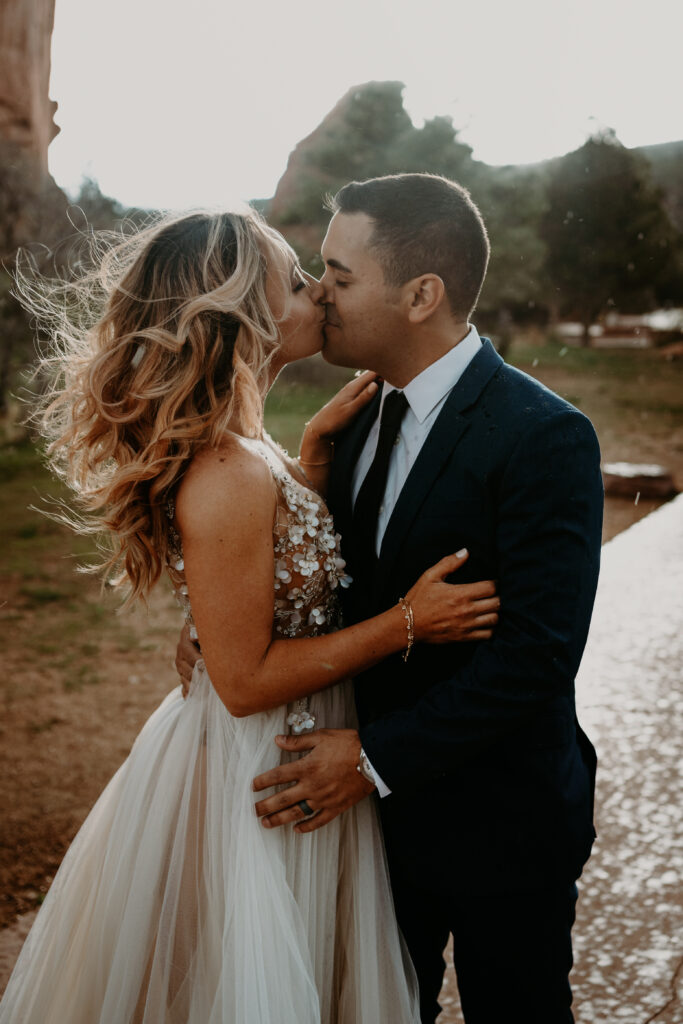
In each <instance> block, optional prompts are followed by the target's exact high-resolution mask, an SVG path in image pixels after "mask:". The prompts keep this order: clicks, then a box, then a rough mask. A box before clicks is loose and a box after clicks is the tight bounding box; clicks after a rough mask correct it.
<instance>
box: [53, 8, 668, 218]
mask: <svg viewBox="0 0 683 1024" xmlns="http://www.w3.org/2000/svg"><path fill="white" fill-rule="evenodd" d="M682 11H683V4H681V3H680V0H647V2H646V3H644V2H642V0H640V2H637V3H636V2H632V0H571V2H567V0H471V2H470V3H462V2H460V0H411V2H408V0H335V2H330V0H326V2H324V3H323V2H318V3H313V2H311V0H291V2H287V0H239V2H236V0H185V2H182V3H181V2H179V0H116V3H115V4H114V3H112V2H111V0H107V2H106V3H105V2H104V0H57V4H56V16H55V32H54V38H53V51H52V82H51V96H52V98H53V99H55V100H57V102H58V104H59V110H58V112H57V121H58V123H59V125H60V126H61V129H62V131H61V134H60V135H59V136H58V137H57V139H56V140H55V141H54V142H53V143H52V145H51V147H50V167H51V170H52V173H53V175H54V176H55V178H56V179H57V181H58V183H59V184H61V185H63V186H64V187H66V188H68V189H72V190H73V189H77V188H78V185H79V182H80V180H81V177H82V175H83V174H89V175H91V176H93V177H95V178H96V179H97V180H98V181H99V183H100V186H101V188H102V190H103V192H105V193H108V194H109V195H113V196H115V197H116V198H118V199H120V200H121V201H123V202H124V203H127V204H131V205H135V204H138V205H142V206H154V207H177V208H180V207H185V206H197V205H201V204H205V203H209V204H214V203H226V202H231V201H234V200H235V199H248V198H257V197H267V196H270V195H272V194H273V192H274V190H275V186H276V184H277V181H278V179H279V177H280V175H281V174H282V173H283V171H284V169H285V166H286V162H287V156H288V154H289V152H290V151H291V150H292V149H293V147H294V146H295V144H296V143H297V142H298V141H299V140H300V139H301V138H303V137H304V136H305V135H307V134H308V133H309V132H310V131H312V130H313V129H314V128H315V127H316V125H317V124H319V122H320V121H321V120H322V118H323V117H324V116H325V114H326V113H327V112H328V111H329V110H330V109H331V107H332V106H333V105H334V104H335V103H336V101H337V100H338V99H339V98H340V97H341V96H342V95H343V93H344V92H346V90H347V89H348V88H349V87H350V86H352V85H357V84H359V83H361V82H366V81H369V80H371V79H375V80H387V79H391V80H398V81H401V82H404V83H405V84H406V90H405V93H404V98H405V104H406V107H407V109H408V112H409V113H410V114H411V116H412V117H413V119H414V121H415V123H416V124H420V123H421V122H422V120H423V119H424V118H425V117H431V116H433V115H435V114H449V115H451V116H452V117H453V120H454V123H455V126H456V127H457V128H459V129H461V137H462V139H463V140H464V141H466V142H468V143H469V144H470V145H471V146H472V147H473V149H474V156H475V157H476V158H477V159H479V160H484V161H486V162H488V163H493V164H503V163H527V162H532V161H535V160H541V159H544V158H546V157H550V156H556V155H559V154H561V153H564V152H567V151H569V150H570V149H574V148H576V147H577V146H579V145H581V143H582V142H583V141H584V139H585V138H586V135H587V134H588V132H589V131H590V130H591V126H592V125H593V126H594V125H595V124H596V123H597V124H604V125H609V126H611V127H613V128H615V129H616V131H617V134H618V136H619V138H620V139H621V141H622V142H624V143H625V144H626V145H628V146H636V145H644V144H648V143H655V142H666V141H669V140H672V139H680V138H683V102H682V99H681V97H682V95H683V90H682V89H681V70H680V69H681V57H680V55H681V39H682V38H683V14H682V13H681V12H682ZM591 119H594V120H591Z"/></svg>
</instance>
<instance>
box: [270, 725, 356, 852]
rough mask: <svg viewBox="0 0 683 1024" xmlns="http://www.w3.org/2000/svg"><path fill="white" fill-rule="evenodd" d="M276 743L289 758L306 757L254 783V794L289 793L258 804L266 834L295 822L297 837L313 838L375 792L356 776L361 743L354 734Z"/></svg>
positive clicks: (330, 732) (325, 733)
mask: <svg viewBox="0 0 683 1024" xmlns="http://www.w3.org/2000/svg"><path fill="white" fill-rule="evenodd" d="M275 742H276V743H277V745H278V746H279V747H280V748H281V749H282V750H289V751H290V752H291V753H304V752H305V751H310V753H309V754H308V755H307V756H306V757H301V758H299V760H297V761H293V762H292V763H291V764H283V765H280V766H279V767H278V768H273V769H272V770H271V771H269V772H265V773H264V774H263V775H259V776H258V777H257V778H255V779H254V790H255V791H256V792H257V793H260V792H261V791H262V790H264V789H271V788H272V787H273V786H283V785H284V786H288V787H289V788H288V789H285V790H283V791H281V792H279V793H276V794H275V795H274V796H269V797H266V799H265V800H259V802H258V803H257V804H256V813H257V814H258V816H259V817H260V818H261V824H262V825H263V826H264V827H265V828H276V827H277V826H278V825H288V824H290V823H292V822H298V823H299V824H297V825H295V831H297V832H314V831H315V830H316V829H317V828H321V827H322V826H323V825H327V823H328V822H329V821H332V819H333V818H336V817H337V815H338V814H341V813H342V811H346V810H348V808H349V807H353V805H354V804H357V803H358V801H359V800H362V799H363V797H364V796H367V795H368V793H371V792H372V790H373V789H374V788H375V787H374V786H373V785H371V783H369V782H368V781H367V779H365V778H364V776H362V775H361V774H360V772H358V771H357V770H356V767H357V765H358V760H359V757H360V751H361V743H360V737H359V735H358V733H357V732H356V731H355V729H320V730H319V731H318V732H312V733H310V735H308V736H278V737H277V738H276V741H275ZM302 800H305V801H306V803H307V804H308V806H309V807H310V808H311V810H312V811H314V812H315V813H314V816H313V817H312V818H308V819H307V820H304V819H305V818H306V813H305V812H304V811H303V810H302V808H301V807H300V806H299V802H300V801H302Z"/></svg>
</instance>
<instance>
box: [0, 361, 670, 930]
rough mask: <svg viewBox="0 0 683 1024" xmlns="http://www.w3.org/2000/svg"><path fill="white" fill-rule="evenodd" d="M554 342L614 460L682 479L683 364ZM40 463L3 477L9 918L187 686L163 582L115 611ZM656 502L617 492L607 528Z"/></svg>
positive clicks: (2, 833) (3, 882)
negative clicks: (591, 360)
mask: <svg viewBox="0 0 683 1024" xmlns="http://www.w3.org/2000/svg"><path fill="white" fill-rule="evenodd" d="M544 352H545V349H543V350H541V349H539V353H540V354H539V356H534V355H533V351H531V354H529V353H528V352H526V351H525V352H523V353H522V357H521V358H520V362H522V364H523V366H524V368H525V369H528V370H529V372H532V373H534V374H536V375H537V376H539V377H540V378H541V379H542V380H543V381H544V383H546V384H547V385H548V386H550V387H551V388H553V389H554V390H557V391H558V392H559V393H561V394H563V395H565V396H567V397H568V398H569V399H570V400H573V401H574V402H575V403H576V404H579V406H580V408H581V409H582V410H583V411H585V412H586V413H587V414H588V415H589V416H590V417H591V418H592V419H593V421H594V423H595V425H596V428H597V430H598V435H599V437H600V440H601V444H602V447H603V454H604V457H605V460H606V461H612V460H615V461H616V460H630V461H636V462H653V461H654V462H661V463H663V464H664V465H666V466H667V467H668V468H669V469H670V470H671V471H672V472H673V473H674V476H675V479H676V483H677V486H678V488H679V489H681V490H683V417H682V416H681V404H680V402H681V398H680V396H681V384H682V383H683V368H682V367H681V365H680V364H679V365H678V366H677V367H676V368H675V369H673V370H671V372H669V369H670V368H669V369H667V367H665V366H664V363H663V361H662V360H661V357H659V356H658V355H656V354H653V353H648V354H647V360H646V361H642V362H641V363H639V364H638V366H636V370H635V371H633V368H632V367H631V363H630V362H629V363H624V362H623V360H622V364H623V366H624V367H626V366H629V367H631V369H628V370H627V369H624V371H623V376H622V377H621V378H617V379H616V381H612V382H611V383H610V382H607V383H606V382H605V378H604V376H601V375H600V374H599V373H595V374H592V373H590V372H587V373H584V374H583V375H581V374H579V375H578V376H577V372H576V369H575V367H574V366H570V365H569V363H567V364H566V365H563V364H562V362H561V361H560V360H558V358H557V357H556V356H553V357H552V358H548V360H547V362H546V361H545V358H544V355H543V354H544ZM534 359H537V365H535V366H534V365H533V360H534ZM655 360H659V361H658V362H655ZM638 367H641V369H642V368H644V370H643V373H645V374H646V376H645V378H643V379H646V381H647V388H644V386H643V381H642V380H639V369H638ZM641 376H642V374H641ZM653 381H654V383H653ZM658 382H659V383H658ZM34 473H35V469H34V468H32V467H31V466H28V467H25V470H24V469H21V468H20V469H19V470H17V472H16V473H15V475H14V476H12V477H11V480H10V481H9V483H7V484H5V483H3V481H2V478H0V510H1V513H2V514H1V515H0V558H1V561H0V637H2V653H1V662H2V669H3V671H2V680H1V681H0V701H1V702H2V718H1V721H0V805H1V807H2V815H1V821H0V927H2V926H7V925H9V924H11V923H12V922H14V921H15V920H16V918H17V916H18V915H22V914H26V913H27V912H28V911H30V910H32V909H35V908H36V907H37V906H38V905H39V904H40V902H41V901H42V899H43V898H44V895H45V893H46V891H47V889H48V886H49V884H50V881H51V879H52V877H53V875H54V872H55V870H56V868H57V867H58V865H59V863H60V860H61V858H62V856H63V854H64V852H65V850H66V849H67V847H68V845H69V843H70V841H71V839H72V838H73V836H74V834H75V833H76V831H77V830H78V828H79V826H80V824H81V823H82V821H83V819H84V817H85V816H86V814H87V812H88V810H89V808H90V807H91V806H92V804H93V802H94V801H95V799H96V798H97V796H98V794H99V793H100V792H101V790H102V788H103V787H104V785H105V783H106V782H107V780H108V779H109V778H110V777H111V775H112V774H113V772H114V771H115V770H116V768H117V767H118V766H119V765H120V763H121V762H122V760H123V759H124V758H125V757H126V755H127V752H128V750H129V749H130V746H131V744H132V741H133V739H134V737H135V735H136V734H137V732H138V731H139V729H140V727H141V725H142V723H143V722H144V721H145V719H146V718H147V717H148V716H149V714H150V713H151V711H152V710H153V709H154V708H155V707H156V706H157V705H158V703H159V702H160V701H161V700H162V699H163V697H164V696H165V694H166V693H168V691H169V690H170V689H172V688H173V687H174V686H175V685H176V678H175V670H174V668H173V665H172V660H173V652H174V648H175V637H176V635H177V632H178V629H179V627H180V623H181V616H180V612H179V610H178V608H177V607H176V605H175V602H174V600H173V598H172V596H171V594H170V593H169V591H168V588H167V587H165V586H164V587H160V588H159V591H158V593H157V594H155V595H154V597H153V599H152V601H151V604H150V608H149V610H148V611H147V612H145V611H143V610H139V609H138V610H136V611H133V612H126V613H124V614H118V613H117V612H116V610H115V609H116V601H115V599H114V598H113V597H112V596H111V595H109V596H107V595H105V596H104V597H102V596H101V594H100V592H99V588H98V585H97V584H96V583H95V582H94V581H92V580H90V579H87V578H83V577H76V576H75V574H74V572H73V565H74V563H73V558H72V556H71V553H72V552H73V550H74V539H73V537H72V535H71V534H69V533H68V532H67V531H66V530H65V529H63V528H61V527H56V526H50V527H44V526H43V525H39V526H38V527H36V526H35V525H34V520H35V516H34V517H33V518H29V517H28V516H27V514H26V513H25V509H26V505H27V504H28V503H30V501H31V500H35V497H36V493H35V492H36V491H38V492H40V490H41V487H42V486H44V485H45V478H41V480H40V481H38V482H37V483H36V481H35V480H34V478H33V475H32V474H34ZM22 474H23V475H22ZM657 504H658V503H657V502H651V501H645V500H641V501H640V502H639V503H638V504H637V505H636V504H634V502H633V501H632V500H629V499H611V500H609V501H608V503H607V507H606V521H605V539H608V538H610V537H612V536H614V535H615V534H616V533H618V532H620V531H621V530H623V529H625V528H626V527H627V526H629V525H630V524H631V523H633V522H635V521H636V520H637V519H640V518H641V517H642V516H644V515H646V514H647V513H648V512H650V511H651V510H652V509H653V508H654V507H656V505H657ZM18 509H19V510H20V512H21V514H19V512H17V510H18ZM3 531H4V532H3Z"/></svg>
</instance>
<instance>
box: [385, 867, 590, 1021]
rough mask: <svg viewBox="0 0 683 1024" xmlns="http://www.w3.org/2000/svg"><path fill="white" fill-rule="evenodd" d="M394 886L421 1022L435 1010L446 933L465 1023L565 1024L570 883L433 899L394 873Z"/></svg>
mask: <svg viewBox="0 0 683 1024" xmlns="http://www.w3.org/2000/svg"><path fill="white" fill-rule="evenodd" d="M393 887H394V900H395V903H396V913H397V916H398V923H399V926H400V928H401V930H402V932H403V935H404V938H405V940H406V942H407V944H408V949H409V951H410V955H411V957H412V960H413V963H414V965H415V969H416V971H417V976H418V981H419V984H420V1012H421V1018H422V1024H433V1022H434V1021H435V1020H436V1018H437V1016H438V1014H439V1012H440V1010H441V1007H440V1006H439V1002H438V996H439V992H440V990H441V985H442V983H443V976H444V970H445V966H446V964H445V961H444V958H443V951H444V949H445V947H446V945H447V942H448V937H449V934H452V935H453V949H454V956H453V959H454V966H455V971H456V975H457V979H458V989H459V992H460V1002H461V1006H462V1010H463V1015H464V1017H465V1020H466V1024H510V1022H516V1021H519V1022H520V1024H522V1022H523V1024H571V1022H572V1021H573V1020H574V1018H573V1016H572V1012H571V1002H572V993H571V988H570V985H569V972H570V970H571V967H572V945H571V928H572V925H573V923H574V916H575V907H576V899H577V895H578V893H577V889H576V885H574V884H573V883H571V884H562V885H555V886H550V887H547V888H543V889H535V890H531V891H527V892H514V893H502V894H501V893H492V892H486V891H476V890H475V891H472V892H467V893H466V894H457V895H455V894H453V893H448V892H443V893H439V894H435V893H434V892H433V891H432V892H428V891H427V890H425V889H424V888H421V887H420V886H419V885H416V884H415V883H414V881H413V880H411V881H408V882H406V881H405V880H403V879H401V878H399V877H397V875H396V873H394V876H393Z"/></svg>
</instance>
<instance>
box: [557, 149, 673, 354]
mask: <svg viewBox="0 0 683 1024" xmlns="http://www.w3.org/2000/svg"><path fill="white" fill-rule="evenodd" d="M547 198H548V205H547V210H546V212H545V213H544V214H543V216H542V217H541V220H540V229H541V237H542V239H543V240H544V242H545V244H546V247H547V259H546V270H547V274H548V278H549V280H550V282H551V284H552V291H551V295H552V300H551V303H552V306H553V308H554V312H555V313H556V314H557V315H559V316H568V317H571V318H573V319H576V320H578V321H580V322H581V323H582V324H583V325H584V344H588V340H589V328H590V326H591V324H592V323H594V322H595V320H596V319H597V318H598V317H599V316H600V315H601V314H602V313H604V312H605V311H607V310H609V309H617V310H621V311H622V312H644V311H646V310H648V309H653V308H654V307H655V306H657V305H659V304H661V303H665V302H667V301H674V300H675V298H676V291H677V289H678V288H679V287H680V272H679V251H680V248H679V247H680V236H678V233H677V232H676V230H675V229H674V228H673V226H672V224H671V222H670V221H669V219H668V217H667V215H666V213H665V211H664V208H663V203H662V195H661V192H660V190H659V189H658V188H656V187H655V185H654V184H653V182H652V179H651V175H650V171H649V167H648V165H647V162H646V161H645V160H644V159H643V157H642V156H640V155H639V154H637V153H634V152H633V151H632V150H628V149H626V148H625V147H624V146H622V145H621V143H620V142H619V140H618V139H617V138H616V136H615V134H614V132H612V131H610V130H607V131H603V132H601V133H600V134H598V135H595V136H594V137H592V138H590V139H588V141H587V142H586V143H585V144H584V145H583V146H582V147H581V148H580V149H578V150H576V151H574V152H573V153H569V154H567V156H565V157H561V158H560V159H559V160H557V161H556V162H555V163H554V166H552V168H551V170H550V173H549V180H548V189H547Z"/></svg>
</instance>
